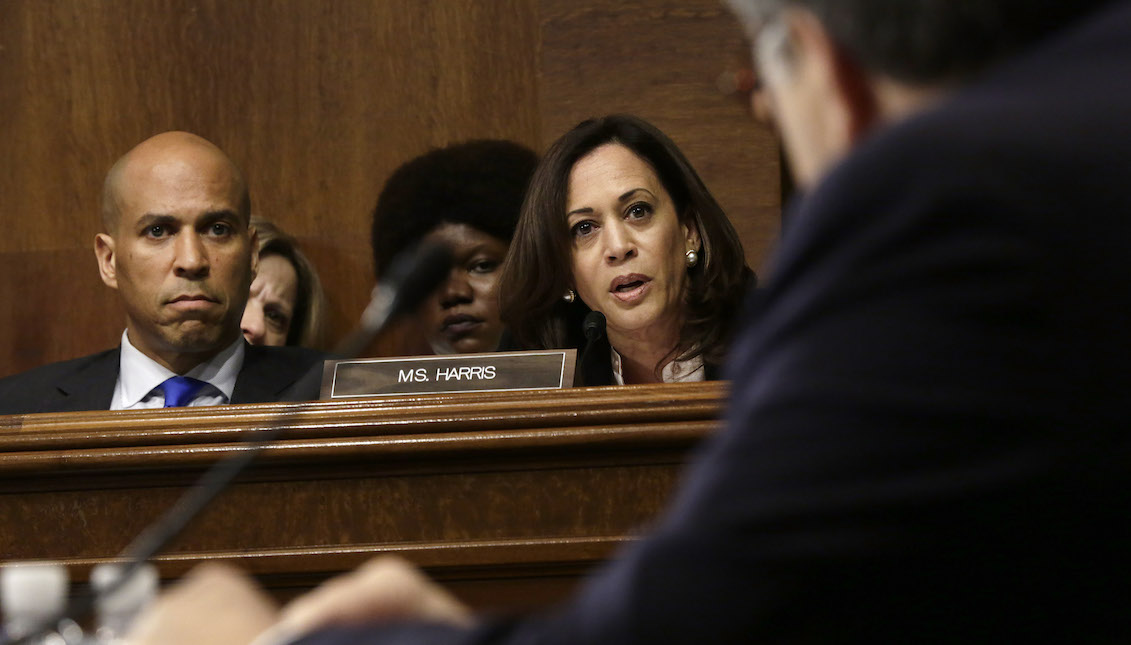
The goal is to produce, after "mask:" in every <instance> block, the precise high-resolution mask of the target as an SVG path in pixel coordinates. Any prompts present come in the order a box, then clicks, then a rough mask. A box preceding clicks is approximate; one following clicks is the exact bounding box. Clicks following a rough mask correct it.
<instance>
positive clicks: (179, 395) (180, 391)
mask: <svg viewBox="0 0 1131 645" xmlns="http://www.w3.org/2000/svg"><path fill="white" fill-rule="evenodd" d="M205 385H208V384H207V383H205V382H204V381H198V380H196V379H194V378H189V377H187V376H174V377H172V378H169V379H166V380H165V382H164V383H162V384H161V386H160V387H161V391H162V392H164V393H165V407H167V408H180V407H184V406H186V405H188V404H189V403H190V402H191V401H192V400H193V399H194V398H196V394H197V392H200V388H202V387H204V386H205Z"/></svg>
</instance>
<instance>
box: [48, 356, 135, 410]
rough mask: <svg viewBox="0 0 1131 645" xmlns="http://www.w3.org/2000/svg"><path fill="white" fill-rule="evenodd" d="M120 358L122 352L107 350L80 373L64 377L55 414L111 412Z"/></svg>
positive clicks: (59, 383)
mask: <svg viewBox="0 0 1131 645" xmlns="http://www.w3.org/2000/svg"><path fill="white" fill-rule="evenodd" d="M120 357H121V349H120V348H115V349H111V350H107V351H105V352H103V353H102V354H99V355H98V356H96V357H94V358H93V359H92V360H91V361H90V362H89V363H86V364H85V365H83V366H82V367H81V368H79V369H78V370H75V371H74V372H71V373H69V374H65V375H63V377H62V378H60V379H59V382H58V384H57V385H56V389H57V390H58V393H59V399H58V400H57V405H52V406H51V407H52V408H53V411H59V412H72V411H78V410H109V409H110V403H111V400H112V399H113V398H114V387H115V386H116V385H117V384H118V368H119V365H120V363H121V359H120ZM44 411H45V412H46V411H47V410H44Z"/></svg>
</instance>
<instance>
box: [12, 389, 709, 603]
mask: <svg viewBox="0 0 1131 645" xmlns="http://www.w3.org/2000/svg"><path fill="white" fill-rule="evenodd" d="M725 396H726V386H725V385H724V384H720V383H704V384H678V385H669V386H629V387H619V388H574V389H571V390H566V391H562V392H559V393H557V394H556V395H555V396H553V397H545V396H538V395H536V394H532V393H530V392H518V393H514V392H509V393H488V394H451V395H428V396H423V395H422V396H416V397H405V398H403V399H401V400H390V399H365V400H357V401H350V402H346V403H343V402H338V401H325V402H315V403H311V404H263V405H249V406H218V407H215V408H180V409H170V410H144V411H130V412H83V413H65V414H50V415H48V414H43V415H24V416H12V417H0V517H3V518H4V522H3V523H0V560H6V559H30V558H36V559H38V558H51V559H61V560H63V561H65V562H67V563H68V564H69V565H70V566H71V567H72V569H73V574H74V576H75V578H76V579H77V580H84V579H85V576H86V575H87V572H88V571H89V568H90V567H91V566H93V565H94V564H97V563H99V562H103V561H106V560H107V559H108V558H111V557H112V556H114V555H115V554H117V553H118V552H119V551H120V550H121V549H122V548H124V547H125V545H126V544H127V543H128V542H129V541H130V539H131V538H132V537H133V536H134V535H136V534H138V533H139V532H140V531H141V530H142V529H143V528H144V527H145V526H146V525H148V524H149V523H150V522H152V521H153V520H154V519H155V518H156V517H158V515H159V514H160V513H161V512H163V511H164V510H165V509H167V508H169V506H170V505H171V504H172V503H173V501H174V500H175V499H176V498H177V497H178V496H179V495H180V494H181V493H182V492H183V491H184V489H185V487H186V486H188V485H190V484H191V483H192V482H193V481H195V479H196V478H197V477H199V476H200V473H201V472H202V471H203V469H204V468H206V467H207V466H209V465H210V464H212V463H213V462H215V461H216V460H217V459H219V458H220V457H222V456H225V455H230V454H233V453H236V452H240V451H245V450H247V449H248V444H247V443H245V442H244V441H245V440H246V439H248V438H249V436H256V435H257V434H260V435H261V434H262V430H263V429H264V428H268V427H271V426H273V425H276V424H278V423H279V422H280V420H282V422H283V424H284V426H285V427H286V428H287V430H286V432H285V433H284V434H283V436H282V438H281V439H280V440H278V441H276V442H273V443H272V444H270V445H269V446H267V447H265V448H264V450H263V452H262V453H261V454H260V456H259V457H258V459H257V460H256V461H255V462H254V463H253V465H252V466H251V468H249V469H248V471H246V472H245V473H244V474H243V475H241V476H240V477H239V478H238V479H237V480H236V483H235V484H234V485H233V486H232V487H231V488H230V489H229V490H227V491H226V492H225V493H223V494H222V495H221V496H220V497H218V498H217V499H216V500H215V502H214V503H213V504H212V505H211V506H210V507H209V508H208V509H207V510H206V511H205V512H204V513H203V514H202V515H201V516H200V518H199V519H198V520H197V521H196V522H194V523H193V524H192V525H191V526H190V527H189V529H188V530H187V531H185V532H184V534H182V535H181V536H180V537H179V538H177V539H176V540H175V541H174V543H173V544H171V545H170V547H169V548H168V550H167V551H166V552H164V553H163V554H162V556H161V557H160V558H159V559H158V562H157V564H158V566H159V569H160V571H161V575H162V577H163V578H166V579H172V578H175V577H177V576H179V575H181V574H183V573H184V572H185V571H186V570H187V569H188V568H190V567H191V566H192V565H193V564H195V563H197V562H199V561H201V560H204V559H221V560H227V561H231V562H234V563H237V564H239V565H240V566H243V567H245V568H247V569H248V570H250V571H251V572H252V573H254V574H256V575H257V576H259V577H260V579H261V581H263V582H264V584H266V585H268V586H269V587H270V588H271V589H272V591H273V592H274V593H276V594H277V595H278V596H279V597H281V598H283V597H288V596H290V595H293V594H295V593H298V592H300V591H302V590H303V589H306V588H309V587H310V586H312V585H314V584H317V583H318V582H319V581H321V580H322V579H324V578H326V577H327V576H330V575H333V574H335V573H339V572H342V571H347V570H349V569H351V568H353V567H355V566H357V565H358V564H360V563H361V562H363V561H364V560H366V559H368V558H370V557H373V556H374V555H378V554H381V553H399V554H401V555H404V556H405V557H408V558H410V559H411V560H413V561H414V562H417V563H418V564H420V565H421V566H424V567H425V568H426V569H427V570H428V571H429V572H430V573H432V574H434V575H436V576H437V577H439V578H440V579H441V580H442V581H444V582H445V584H449V585H450V586H451V588H452V589H453V590H455V591H456V592H457V593H458V594H460V595H461V596H462V597H464V598H465V599H467V600H468V601H469V602H472V603H474V604H475V605H476V606H477V607H481V608H482V607H487V606H493V607H496V608H497V607H502V606H505V607H512V608H513V607H519V606H528V605H529V604H531V603H540V602H545V601H549V600H552V599H554V598H556V597H560V596H561V595H562V594H564V593H566V592H567V591H568V590H569V589H570V588H571V587H572V586H573V585H574V584H575V583H576V581H577V580H578V579H579V577H580V576H582V575H584V573H585V572H586V571H588V570H589V569H590V568H591V567H592V566H593V565H594V564H596V563H597V562H599V561H601V560H603V559H604V558H606V557H607V556H608V555H609V554H610V553H611V552H612V551H613V550H614V549H615V548H616V547H618V546H619V545H622V544H624V543H625V542H627V541H630V540H632V539H633V537H634V536H636V535H638V533H639V532H640V531H641V530H644V529H645V528H646V527H647V525H648V524H649V523H650V522H651V521H652V520H653V519H654V518H655V517H656V515H657V514H658V513H659V512H660V510H661V509H662V508H663V507H664V506H665V505H666V503H667V499H668V496H669V494H670V492H671V490H672V488H673V487H674V486H675V484H676V482H677V480H678V477H679V473H680V470H681V469H682V467H683V464H684V462H685V461H686V457H687V453H688V451H689V450H690V449H691V448H692V447H693V446H694V445H695V444H696V443H697V442H698V441H700V440H701V439H702V438H703V437H705V436H707V435H708V434H710V432H712V430H713V429H714V428H715V426H716V424H717V421H716V419H717V417H718V414H719V411H720V408H721V406H722V404H723V400H724V399H725ZM249 433H250V434H249ZM29 536H35V537H34V539H29Z"/></svg>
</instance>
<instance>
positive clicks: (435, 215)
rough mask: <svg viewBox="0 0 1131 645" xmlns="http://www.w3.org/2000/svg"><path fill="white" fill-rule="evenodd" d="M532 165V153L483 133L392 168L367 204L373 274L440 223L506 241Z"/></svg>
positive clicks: (534, 156)
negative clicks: (480, 137) (370, 210)
mask: <svg viewBox="0 0 1131 645" xmlns="http://www.w3.org/2000/svg"><path fill="white" fill-rule="evenodd" d="M537 165H538V155H537V154H535V153H534V151H533V150H531V149H530V148H527V147H526V146H523V145H520V144H518V143H515V142H513V141H501V140H487V139H484V140H477V141H468V142H466V143H458V144H455V145H451V146H448V147H446V148H439V149H435V150H432V151H430V152H428V153H425V154H423V155H421V156H419V157H416V158H415V159H413V160H411V161H409V162H407V163H405V164H403V165H402V166H400V167H399V168H397V169H396V170H395V171H393V174H392V176H390V177H389V179H388V181H386V182H385V187H384V188H383V189H382V190H381V196H380V197H378V199H377V207H376V208H375V209H374V210H373V229H372V232H371V236H372V237H371V242H372V245H373V260H374V267H375V269H376V273H377V277H380V276H381V275H383V274H384V272H385V270H386V269H388V267H389V263H390V262H391V261H392V260H393V258H394V257H396V255H397V253H399V252H400V251H401V250H403V249H405V248H408V247H410V246H413V245H414V244H416V243H417V242H419V241H420V239H421V238H423V237H424V236H425V235H427V234H428V233H430V232H431V231H432V230H433V229H435V228H436V227H437V226H439V225H440V224H443V223H451V224H467V225H468V226H471V227H472V228H475V229H477V230H480V231H482V232H484V233H487V234H488V235H491V236H493V237H496V238H498V239H500V240H502V241H504V242H510V239H511V236H512V235H514V228H515V223H516V222H517V221H518V212H519V209H520V208H521V207H522V197H523V195H524V194H525V192H526V186H527V184H529V183H530V177H531V175H532V174H533V173H534V168H535V167H536V166H537Z"/></svg>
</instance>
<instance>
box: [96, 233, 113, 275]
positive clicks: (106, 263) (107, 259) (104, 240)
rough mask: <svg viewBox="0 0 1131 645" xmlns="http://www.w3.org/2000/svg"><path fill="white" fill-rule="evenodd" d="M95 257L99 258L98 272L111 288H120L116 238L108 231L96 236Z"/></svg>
mask: <svg viewBox="0 0 1131 645" xmlns="http://www.w3.org/2000/svg"><path fill="white" fill-rule="evenodd" d="M94 257H95V258H97V259H98V274H99V275H101V276H102V282H104V283H106V286H108V287H110V288H111V289H117V288H118V266H117V263H116V262H115V256H114V238H112V237H110V236H109V235H107V234H106V233H99V234H98V235H95V236H94Z"/></svg>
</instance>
